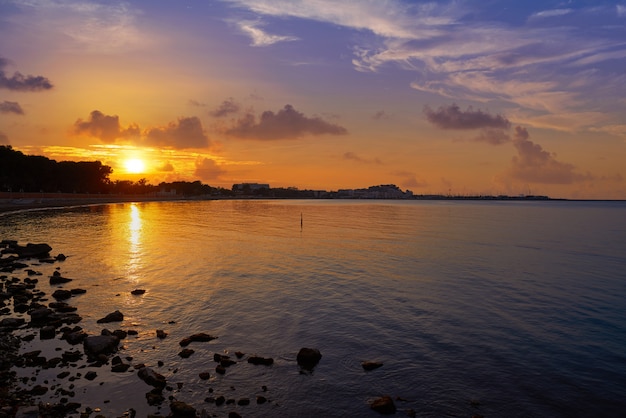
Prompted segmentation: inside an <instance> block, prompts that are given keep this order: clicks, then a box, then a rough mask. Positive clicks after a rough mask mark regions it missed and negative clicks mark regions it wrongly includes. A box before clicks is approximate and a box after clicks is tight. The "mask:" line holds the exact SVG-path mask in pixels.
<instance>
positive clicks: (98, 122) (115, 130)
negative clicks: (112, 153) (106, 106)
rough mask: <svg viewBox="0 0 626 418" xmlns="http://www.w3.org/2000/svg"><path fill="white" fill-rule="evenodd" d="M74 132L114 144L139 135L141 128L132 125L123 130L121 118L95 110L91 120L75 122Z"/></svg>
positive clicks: (90, 115)
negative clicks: (121, 139) (119, 140)
mask: <svg viewBox="0 0 626 418" xmlns="http://www.w3.org/2000/svg"><path fill="white" fill-rule="evenodd" d="M74 132H75V133H77V134H87V135H89V136H92V137H94V138H98V139H100V140H101V141H103V142H107V143H113V142H115V141H116V140H117V139H120V138H127V137H131V136H137V135H139V127H138V126H136V125H131V126H129V127H128V128H126V129H122V127H121V126H120V118H119V116H117V115H105V114H104V113H102V112H101V111H99V110H94V111H92V112H91V113H90V114H89V119H87V120H86V121H84V120H82V119H78V120H77V121H76V122H74Z"/></svg>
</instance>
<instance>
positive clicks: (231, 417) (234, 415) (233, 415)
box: [228, 411, 241, 418]
mask: <svg viewBox="0 0 626 418" xmlns="http://www.w3.org/2000/svg"><path fill="white" fill-rule="evenodd" d="M228 418H241V415H239V414H238V413H237V412H235V411H230V412H229V413H228Z"/></svg>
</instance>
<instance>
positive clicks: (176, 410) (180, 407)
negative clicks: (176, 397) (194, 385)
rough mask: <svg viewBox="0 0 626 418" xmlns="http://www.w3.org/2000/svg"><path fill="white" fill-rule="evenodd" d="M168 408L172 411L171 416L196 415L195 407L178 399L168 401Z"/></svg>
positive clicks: (193, 417)
mask: <svg viewBox="0 0 626 418" xmlns="http://www.w3.org/2000/svg"><path fill="white" fill-rule="evenodd" d="M170 410H171V411H172V413H171V414H170V416H171V417H192V418H195V416H196V408H194V407H193V406H191V405H189V404H186V403H185V402H180V401H172V403H170Z"/></svg>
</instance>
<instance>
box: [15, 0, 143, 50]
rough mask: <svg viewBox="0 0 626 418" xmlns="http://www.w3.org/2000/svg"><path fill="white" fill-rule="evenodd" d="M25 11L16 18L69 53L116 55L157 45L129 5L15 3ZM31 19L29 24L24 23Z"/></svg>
mask: <svg viewBox="0 0 626 418" xmlns="http://www.w3.org/2000/svg"><path fill="white" fill-rule="evenodd" d="M11 3H13V4H14V5H15V6H16V7H18V8H19V9H20V10H22V11H24V12H25V13H23V14H17V15H15V16H13V17H12V20H13V21H14V22H17V23H20V24H22V25H27V26H28V27H29V28H32V29H31V31H32V32H33V33H36V34H38V35H39V36H42V37H46V38H48V40H49V41H51V42H63V44H62V45H63V47H64V48H67V49H73V48H74V49H81V50H88V51H98V52H100V53H113V52H120V51H128V50H134V49H137V48H138V47H140V46H145V45H146V44H147V43H150V42H153V39H154V37H147V36H144V34H142V31H141V30H140V29H139V27H138V25H137V16H138V15H139V14H140V12H139V11H138V10H137V9H135V8H134V7H132V6H131V5H130V4H129V3H127V2H95V1H89V0H78V1H70V0H20V1H17V0H13V1H11ZM22 16H24V18H27V19H28V21H22V20H21V19H22V18H23V17H22Z"/></svg>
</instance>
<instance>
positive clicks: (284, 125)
mask: <svg viewBox="0 0 626 418" xmlns="http://www.w3.org/2000/svg"><path fill="white" fill-rule="evenodd" d="M225 133H226V134H227V135H231V136H235V137H239V138H248V139H260V140H273V139H296V138H299V137H301V136H303V135H345V134H347V133H348V131H347V130H346V129H345V128H343V127H342V126H339V125H335V124H332V123H328V122H326V121H324V120H323V119H321V118H319V117H306V116H305V115H304V114H303V113H302V112H299V111H297V110H296V109H294V107H293V106H292V105H289V104H288V105H285V107H284V108H282V109H281V110H279V111H278V112H276V113H274V112H272V111H270V110H267V111H265V112H263V113H262V114H261V117H260V118H259V120H258V121H257V120H256V118H255V116H254V115H253V114H251V113H248V114H246V115H245V116H244V117H242V118H240V119H239V120H238V121H237V122H236V124H235V125H234V126H233V127H231V128H229V129H227V130H226V132H225Z"/></svg>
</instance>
